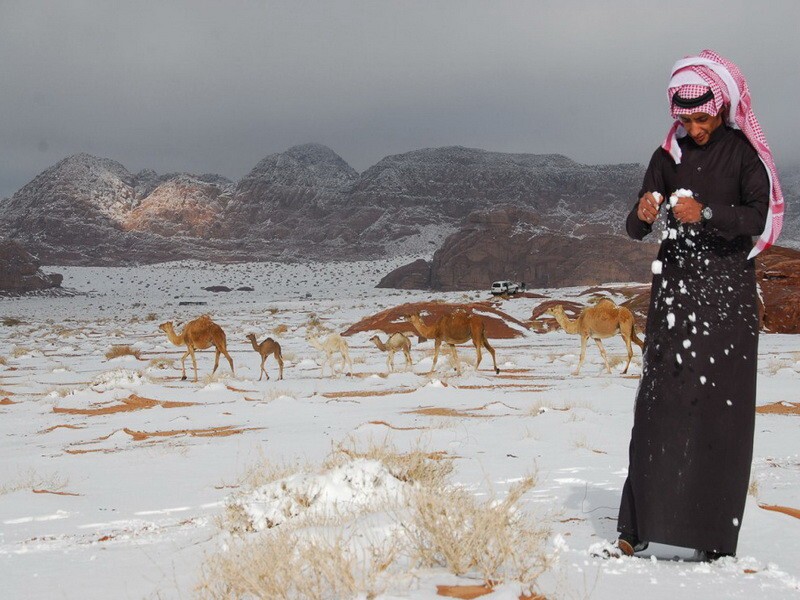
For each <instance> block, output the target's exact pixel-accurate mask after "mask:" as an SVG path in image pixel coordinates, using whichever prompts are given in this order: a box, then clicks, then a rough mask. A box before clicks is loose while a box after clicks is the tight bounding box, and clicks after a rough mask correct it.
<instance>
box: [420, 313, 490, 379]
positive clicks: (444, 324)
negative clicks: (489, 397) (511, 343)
mask: <svg viewBox="0 0 800 600" xmlns="http://www.w3.org/2000/svg"><path fill="white" fill-rule="evenodd" d="M406 318H407V319H408V320H409V321H410V322H411V325H413V326H414V329H416V330H417V333H419V335H421V336H422V337H425V338H431V339H433V340H435V341H434V346H433V365H432V366H431V373H433V372H434V371H435V370H436V361H437V359H438V358H439V346H441V345H442V342H444V343H446V344H447V345H449V346H450V351H451V352H452V354H453V359H454V360H455V363H456V371H457V372H458V374H459V375H461V362H460V361H459V360H458V352H457V351H456V344H463V343H464V342H468V341H470V340H472V344H473V345H474V346H475V352H476V353H477V360H476V362H475V370H476V371H477V370H478V366H479V365H480V364H481V358H483V357H482V355H481V346H483V347H484V348H486V349H487V350H488V351H489V354H491V355H492V362H493V363H494V372H495V373H500V369H498V368H497V359H496V358H495V355H494V348H492V347H491V345H490V344H489V340H488V339H487V338H486V324H485V323H484V322H483V319H482V318H481V317H480V316H478V315H476V314H474V313H472V312H467V311H465V310H463V309H460V308H459V309H456V310H454V311H453V312H451V313H449V314H446V315H442V316H441V317H439V319H437V321H436V323H434V324H433V325H432V326H429V325H425V323H423V321H422V319H421V318H420V316H419V313H414V314H411V315H406Z"/></svg>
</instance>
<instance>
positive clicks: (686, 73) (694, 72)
mask: <svg viewBox="0 0 800 600" xmlns="http://www.w3.org/2000/svg"><path fill="white" fill-rule="evenodd" d="M667 87H668V95H669V103H670V112H671V114H672V117H673V118H675V119H676V121H675V123H673V125H672V127H671V128H670V130H669V133H668V134H667V137H666V139H665V140H664V143H663V144H662V145H661V147H662V148H664V150H666V151H667V152H669V153H670V155H671V156H672V158H673V160H674V161H675V163H676V164H680V162H681V149H680V146H678V138H681V137H684V136H685V135H686V130H685V129H684V128H683V125H681V122H680V121H679V120H677V118H678V116H679V115H684V114H692V113H696V112H704V113H707V114H709V115H712V116H714V115H717V114H718V113H719V112H720V111H721V110H722V108H723V107H725V106H728V107H729V110H728V113H727V115H726V122H727V124H728V125H729V126H730V127H733V128H734V129H741V130H742V132H743V133H744V134H745V136H746V137H747V139H748V141H749V142H750V144H752V146H753V148H755V150H756V152H757V153H758V157H759V158H760V159H761V162H762V163H764V167H765V168H766V170H767V175H768V176H769V184H770V198H769V212H768V213H767V224H766V226H765V228H764V231H763V233H762V234H761V236H760V237H759V238H758V241H757V242H756V245H755V246H754V247H753V250H752V251H751V252H750V255H749V256H748V258H753V257H754V256H756V255H757V254H758V253H759V252H761V251H762V250H765V249H767V248H769V247H770V246H771V245H772V244H774V243H775V240H777V239H778V235H779V234H780V232H781V227H782V226H783V192H782V191H781V184H780V181H779V180H778V171H777V169H776V168H775V161H774V160H773V158H772V151H771V150H770V149H769V145H768V144H767V139H766V137H765V136H764V133H763V132H762V131H761V126H760V125H759V124H758V121H757V120H756V116H755V114H753V109H752V108H751V104H750V90H749V89H748V87H747V82H746V81H745V79H744V76H743V75H742V73H741V71H739V68H738V67H737V66H736V65H735V64H733V63H732V62H731V61H729V60H726V59H724V58H722V57H721V56H720V55H719V54H717V53H716V52H714V51H712V50H703V51H702V52H701V53H700V54H699V55H697V56H689V57H686V58H684V59H682V60H679V61H678V62H676V63H675V65H674V66H673V67H672V74H671V78H670V82H669V85H668V86H667ZM709 89H710V90H711V91H712V92H713V94H714V97H713V98H711V99H709V100H708V101H706V102H705V103H704V104H701V105H699V106H694V107H691V108H681V107H680V106H676V105H675V104H674V103H673V101H672V99H673V96H674V94H675V93H676V92H678V95H679V97H680V98H683V99H686V100H691V99H694V98H699V97H700V96H702V95H703V94H706V93H708V91H709Z"/></svg>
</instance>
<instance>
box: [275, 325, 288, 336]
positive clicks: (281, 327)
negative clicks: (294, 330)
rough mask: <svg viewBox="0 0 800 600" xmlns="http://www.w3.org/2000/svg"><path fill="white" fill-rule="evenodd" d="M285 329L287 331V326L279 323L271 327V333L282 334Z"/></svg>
mask: <svg viewBox="0 0 800 600" xmlns="http://www.w3.org/2000/svg"><path fill="white" fill-rule="evenodd" d="M287 331H289V327H288V326H286V325H284V324H283V323H281V324H280V325H278V326H276V327H273V328H272V334H273V335H283V334H284V333H286V332H287Z"/></svg>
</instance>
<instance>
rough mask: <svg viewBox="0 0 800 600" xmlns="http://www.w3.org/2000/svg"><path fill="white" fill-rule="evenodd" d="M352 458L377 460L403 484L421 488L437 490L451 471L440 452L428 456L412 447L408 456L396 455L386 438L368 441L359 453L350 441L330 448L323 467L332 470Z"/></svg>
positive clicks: (450, 466)
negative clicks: (435, 488)
mask: <svg viewBox="0 0 800 600" xmlns="http://www.w3.org/2000/svg"><path fill="white" fill-rule="evenodd" d="M356 458H364V459H367V460H377V461H379V462H381V463H383V464H384V465H385V466H386V468H387V469H388V471H389V472H390V473H391V474H392V476H394V477H396V478H397V479H399V480H400V481H404V482H406V483H412V484H416V485H417V486H421V487H429V488H433V487H440V486H442V485H444V482H445V481H446V479H447V477H448V476H449V475H450V473H452V471H453V459H452V458H451V457H448V456H447V455H446V454H445V453H444V452H429V451H427V450H425V449H424V448H422V447H421V443H420V442H419V441H418V442H417V445H416V447H414V448H412V449H411V450H410V451H409V452H400V451H399V450H398V449H397V447H395V446H394V444H392V443H391V442H390V441H389V439H388V437H387V438H384V439H383V440H382V441H380V442H376V441H375V440H369V441H368V442H367V447H366V448H364V449H363V450H360V449H359V448H358V444H357V442H356V440H355V439H353V438H352V437H349V438H347V439H346V440H345V441H344V442H342V443H340V444H337V445H336V446H334V449H333V451H332V452H331V454H330V455H329V456H328V458H327V460H326V461H325V467H326V468H328V469H332V468H335V467H338V466H341V465H342V464H344V463H345V462H348V461H350V460H353V459H356Z"/></svg>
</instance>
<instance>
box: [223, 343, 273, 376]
mask: <svg viewBox="0 0 800 600" xmlns="http://www.w3.org/2000/svg"><path fill="white" fill-rule="evenodd" d="M222 353H223V354H224V355H225V358H227V359H228V364H229V365H230V366H231V375H236V370H235V369H234V368H233V359H232V358H231V355H230V354H228V349H227V348H223V349H222ZM267 379H269V376H267Z"/></svg>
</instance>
